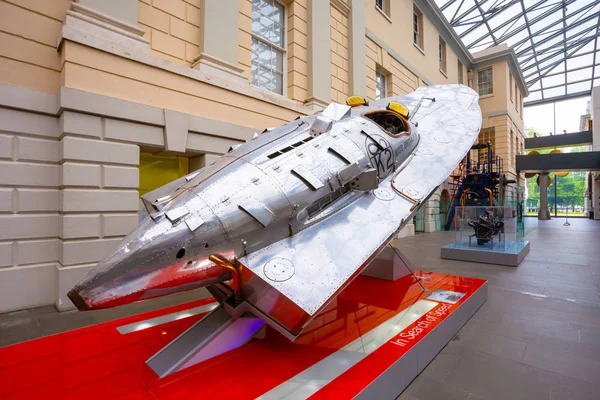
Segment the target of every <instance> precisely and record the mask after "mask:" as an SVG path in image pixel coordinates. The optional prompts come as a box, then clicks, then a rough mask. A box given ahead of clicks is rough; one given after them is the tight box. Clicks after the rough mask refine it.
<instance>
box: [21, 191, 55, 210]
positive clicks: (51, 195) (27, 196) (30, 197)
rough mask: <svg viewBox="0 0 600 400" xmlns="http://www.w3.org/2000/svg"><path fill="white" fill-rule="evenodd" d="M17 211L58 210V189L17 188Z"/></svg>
mask: <svg viewBox="0 0 600 400" xmlns="http://www.w3.org/2000/svg"><path fill="white" fill-rule="evenodd" d="M17 198H18V199H19V202H18V206H17V210H18V211H58V190H53V189H17Z"/></svg>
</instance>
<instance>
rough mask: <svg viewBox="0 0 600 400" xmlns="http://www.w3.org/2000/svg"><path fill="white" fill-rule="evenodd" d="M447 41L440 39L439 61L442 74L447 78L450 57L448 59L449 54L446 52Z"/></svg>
mask: <svg viewBox="0 0 600 400" xmlns="http://www.w3.org/2000/svg"><path fill="white" fill-rule="evenodd" d="M446 48H447V45H446V41H445V40H444V39H442V37H441V36H440V37H439V38H438V61H439V67H440V72H441V73H442V74H443V75H444V76H445V77H446V78H447V77H448V75H447V73H448V72H447V71H448V57H447V52H446Z"/></svg>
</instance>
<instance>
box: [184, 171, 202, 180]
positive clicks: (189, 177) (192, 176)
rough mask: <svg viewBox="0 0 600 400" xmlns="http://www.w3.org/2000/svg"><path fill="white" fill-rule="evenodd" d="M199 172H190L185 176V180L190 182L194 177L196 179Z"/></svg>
mask: <svg viewBox="0 0 600 400" xmlns="http://www.w3.org/2000/svg"><path fill="white" fill-rule="evenodd" d="M199 173H200V171H196V172H192V173H191V174H189V175H188V176H186V177H185V180H186V181H188V182H189V181H191V180H192V179H194V178H195V177H197V176H198V174H199Z"/></svg>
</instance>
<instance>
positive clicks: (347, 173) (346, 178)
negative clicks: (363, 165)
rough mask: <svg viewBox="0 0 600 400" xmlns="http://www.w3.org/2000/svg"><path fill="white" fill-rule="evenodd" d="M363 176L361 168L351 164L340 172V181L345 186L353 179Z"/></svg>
mask: <svg viewBox="0 0 600 400" xmlns="http://www.w3.org/2000/svg"><path fill="white" fill-rule="evenodd" d="M360 174H361V171H360V167H359V166H358V164H356V163H354V164H350V165H348V166H347V167H346V168H344V169H343V170H341V171H340V172H338V177H339V179H340V183H341V184H342V185H345V184H346V183H348V182H350V181H351V180H352V179H354V178H356V177H357V176H359V175H360Z"/></svg>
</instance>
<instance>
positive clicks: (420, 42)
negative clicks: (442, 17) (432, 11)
mask: <svg viewBox="0 0 600 400" xmlns="http://www.w3.org/2000/svg"><path fill="white" fill-rule="evenodd" d="M415 17H416V18H417V21H416V24H415ZM415 25H416V31H415ZM415 36H416V39H417V40H416V41H415ZM424 43H425V39H424V37H423V11H421V9H420V8H419V7H417V5H416V4H414V3H413V45H414V46H415V47H416V48H417V49H419V50H420V51H421V53H423V55H424V54H425V51H424V50H423V48H424V47H425V45H424Z"/></svg>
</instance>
